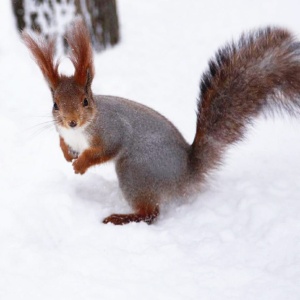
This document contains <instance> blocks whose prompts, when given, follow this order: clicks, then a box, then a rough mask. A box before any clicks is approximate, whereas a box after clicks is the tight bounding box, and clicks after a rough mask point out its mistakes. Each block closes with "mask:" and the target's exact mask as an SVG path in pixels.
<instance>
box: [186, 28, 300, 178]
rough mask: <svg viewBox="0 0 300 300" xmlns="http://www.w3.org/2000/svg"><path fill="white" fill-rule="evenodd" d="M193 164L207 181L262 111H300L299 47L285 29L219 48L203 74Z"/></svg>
mask: <svg viewBox="0 0 300 300" xmlns="http://www.w3.org/2000/svg"><path fill="white" fill-rule="evenodd" d="M200 90H201V94H200V98H199V101H198V115H197V117H198V118H197V131H196V136H195V139H194V142H193V144H192V145H191V153H190V159H191V165H192V166H193V167H192V168H193V171H194V172H195V173H196V174H197V175H198V176H199V177H202V176H205V174H207V173H208V172H209V171H210V170H211V169H213V168H215V167H216V166H217V165H218V164H219V163H220V161H221V158H222V154H223V152H224V150H225V149H226V146H227V145H230V144H233V143H235V142H237V141H239V140H241V139H242V138H243V135H244V132H245V129H246V126H247V125H248V124H249V123H251V122H252V120H253V118H254V117H256V116H257V115H259V114H260V113H261V112H262V111H263V112H266V111H269V110H273V109H274V108H275V109H277V108H279V109H286V110H287V111H288V112H289V113H290V114H296V113H299V112H300V43H298V42H295V41H294V39H293V36H292V35H291V34H290V33H289V32H288V31H286V30H283V29H279V28H266V29H263V30H259V31H256V32H252V33H250V34H247V35H245V34H244V35H242V36H241V38H240V40H239V41H238V42H237V43H232V44H230V45H227V46H225V47H224V48H222V49H220V50H219V51H218V52H217V54H216V56H215V58H214V59H213V60H211V61H210V63H209V69H208V71H207V72H206V73H204V75H203V78H202V81H201V86H200Z"/></svg>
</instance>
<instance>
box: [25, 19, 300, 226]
mask: <svg viewBox="0 0 300 300" xmlns="http://www.w3.org/2000/svg"><path fill="white" fill-rule="evenodd" d="M22 37H23V40H24V41H25V44H26V45H27V47H28V48H29V49H30V51H31V53H32V54H33V57H34V58H35V61H36V63H37V64H38V66H39V67H40V69H41V71H42V73H43V75H44V77H45V79H46V81H47V83H48V85H49V87H50V90H51V93H52V98H53V109H52V113H53V118H54V121H55V126H56V129H57V131H58V134H59V138H60V147H61V149H62V152H63V154H64V157H65V159H66V160H67V161H68V162H72V165H73V169H74V171H75V173H76V174H84V173H85V172H86V171H87V169H88V168H90V167H92V166H94V165H98V164H101V163H105V162H107V161H110V160H113V161H114V162H115V166H116V173H117V176H118V180H119V185H120V189H121V190H122V193H123V195H124V198H125V199H126V200H127V201H128V203H129V204H130V205H131V207H132V209H133V213H131V214H113V215H111V216H109V217H107V218H105V219H104V221H103V222H104V223H113V224H116V225H122V224H126V223H129V222H140V221H144V222H146V223H148V224H151V223H152V222H153V221H154V220H155V219H156V218H157V216H158V215H159V208H160V205H161V204H162V202H163V201H164V200H165V199H172V198H173V199H174V198H177V197H181V196H184V195H186V194H187V193H188V192H189V191H190V190H194V187H198V186H199V185H200V184H201V183H203V182H204V181H205V179H206V177H207V175H208V174H209V172H210V171H211V170H213V169H215V168H217V167H218V165H219V164H220V162H221V159H222V156H223V153H224V151H225V150H226V148H227V147H228V146H229V145H231V144H233V143H235V142H237V141H239V140H241V139H242V138H243V136H244V133H245V130H246V127H247V125H249V124H251V123H252V121H253V119H254V118H255V117H257V116H258V115H259V114H260V113H261V112H263V111H267V110H272V109H274V108H284V109H286V110H287V111H288V112H289V113H291V114H295V113H296V112H298V111H299V107H300V99H299V92H300V43H298V42H296V41H295V40H294V38H293V36H292V35H291V34H290V33H289V32H288V31H287V30H285V29H281V28H275V27H274V28H273V27H268V28H265V29H260V30H257V31H253V32H250V33H248V34H244V35H242V36H241V37H240V39H239V40H238V42H237V43H231V44H228V45H227V46H225V47H223V48H221V49H220V50H219V51H218V52H217V53H216V55H215V58H214V59H212V60H211V61H210V62H209V67H208V70H207V71H206V72H205V73H204V74H203V76H202V79H201V83H200V96H199V100H198V111H197V130H196V135H195V138H194V140H193V142H192V144H188V143H187V142H186V141H185V139H184V138H183V136H182V135H181V134H180V132H179V131H178V130H177V129H176V128H175V126H174V125H173V124H172V123H171V122H170V121H168V120H167V119H166V118H165V117H163V116H162V115H160V114H159V113H157V112H156V111H154V110H152V109H150V108H148V107H146V106H144V105H141V104H138V103H136V102H133V101H130V100H126V99H122V98H119V97H113V96H103V95H94V94H93V92H92V88H91V85H92V81H93V78H94V74H95V72H94V65H93V52H92V47H91V44H90V40H89V33H88V31H87V29H86V27H85V25H84V23H83V21H82V19H80V18H77V19H76V20H75V21H74V23H73V24H72V26H71V27H70V28H69V29H68V31H67V33H66V40H67V42H68V44H69V48H70V51H69V52H70V54H69V55H70V60H71V61H72V63H73V65H74V67H75V72H74V75H73V76H65V75H61V74H59V72H58V63H57V62H56V61H55V59H54V52H55V42H54V39H49V40H47V41H46V40H44V39H42V38H38V37H32V36H31V35H29V34H28V33H27V32H23V33H22Z"/></svg>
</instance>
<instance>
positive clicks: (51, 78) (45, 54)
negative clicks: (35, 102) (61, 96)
mask: <svg viewBox="0 0 300 300" xmlns="http://www.w3.org/2000/svg"><path fill="white" fill-rule="evenodd" d="M22 37H23V40H24V42H25V44H26V46H27V47H28V48H29V49H30V51H31V52H32V54H33V57H34V59H35V61H36V63H37V64H38V66H39V67H40V69H41V70H42V72H43V75H44V77H45V79H46V80H47V82H48V84H49V85H50V87H51V88H52V89H55V88H56V87H57V85H58V83H59V74H58V63H57V62H56V63H55V62H54V54H55V39H53V38H52V39H49V40H48V41H45V40H44V39H37V40H35V39H33V38H32V37H31V36H30V35H29V34H28V33H27V32H26V31H23V32H22Z"/></svg>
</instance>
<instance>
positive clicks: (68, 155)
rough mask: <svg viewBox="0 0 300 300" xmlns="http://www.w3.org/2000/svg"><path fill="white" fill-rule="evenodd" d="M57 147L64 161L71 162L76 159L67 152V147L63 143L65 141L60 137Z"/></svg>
mask: <svg viewBox="0 0 300 300" xmlns="http://www.w3.org/2000/svg"><path fill="white" fill-rule="evenodd" d="M59 145H60V148H61V150H62V152H63V154H64V157H65V159H66V161H68V162H71V161H72V160H73V159H75V158H77V157H74V156H73V155H71V153H70V151H69V146H68V145H67V144H66V143H65V141H64V139H63V138H62V137H59Z"/></svg>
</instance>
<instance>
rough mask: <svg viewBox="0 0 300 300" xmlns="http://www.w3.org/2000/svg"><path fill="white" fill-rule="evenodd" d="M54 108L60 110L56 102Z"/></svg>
mask: <svg viewBox="0 0 300 300" xmlns="http://www.w3.org/2000/svg"><path fill="white" fill-rule="evenodd" d="M53 108H54V110H58V109H59V108H58V105H57V103H56V102H54V104H53Z"/></svg>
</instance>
